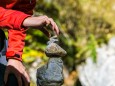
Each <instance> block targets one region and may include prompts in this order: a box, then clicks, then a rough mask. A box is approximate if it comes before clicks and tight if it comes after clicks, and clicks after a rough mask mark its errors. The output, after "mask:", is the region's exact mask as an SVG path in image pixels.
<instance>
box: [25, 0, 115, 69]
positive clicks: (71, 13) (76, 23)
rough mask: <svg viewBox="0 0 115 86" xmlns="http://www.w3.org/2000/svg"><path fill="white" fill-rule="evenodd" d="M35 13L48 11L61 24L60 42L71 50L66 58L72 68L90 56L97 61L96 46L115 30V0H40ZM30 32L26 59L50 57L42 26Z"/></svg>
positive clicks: (27, 40) (65, 60)
mask: <svg viewBox="0 0 115 86" xmlns="http://www.w3.org/2000/svg"><path fill="white" fill-rule="evenodd" d="M34 15H48V16H49V17H51V18H53V19H54V21H55V22H56V23H57V24H58V26H59V28H60V31H61V34H60V36H59V40H60V46H61V47H63V48H64V49H65V50H66V51H67V53H68V54H67V56H65V57H64V58H63V60H64V64H65V65H66V66H67V67H68V70H69V71H73V70H75V69H76V65H78V64H80V63H81V62H84V61H85V59H86V58H87V57H92V58H93V60H94V61H96V47H98V46H100V45H101V44H102V43H107V41H108V39H109V38H111V37H112V36H114V33H115V16H114V15H115V1H114V0H67V1H65V0H37V4H36V7H35V10H34ZM27 33H28V35H27V37H26V47H25V50H24V55H23V59H24V61H25V62H27V63H31V62H33V61H34V60H35V59H36V58H37V57H38V58H43V59H44V61H46V60H47V59H46V56H45V55H44V50H45V47H46V43H47V41H48V38H47V37H46V36H45V35H44V34H43V33H42V32H40V31H38V30H30V29H29V30H28V32H27ZM35 57H36V58H35ZM28 58H29V59H28Z"/></svg>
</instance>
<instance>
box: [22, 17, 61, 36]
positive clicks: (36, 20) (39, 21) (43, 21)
mask: <svg viewBox="0 0 115 86" xmlns="http://www.w3.org/2000/svg"><path fill="white" fill-rule="evenodd" d="M48 25H49V26H51V29H52V30H53V31H54V32H55V33H56V35H59V28H58V26H57V25H56V23H55V22H54V21H53V19H52V18H48V17H47V16H38V17H28V18H26V19H25V20H24V22H23V26H25V27H35V28H39V29H40V30H41V31H42V32H43V33H44V34H46V35H47V36H49V35H50V34H49V32H48V31H47V30H46V29H45V28H44V27H47V26H48Z"/></svg>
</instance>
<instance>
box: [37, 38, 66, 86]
mask: <svg viewBox="0 0 115 86" xmlns="http://www.w3.org/2000/svg"><path fill="white" fill-rule="evenodd" d="M57 42H58V39H57V37H51V38H50V41H48V46H47V47H46V50H45V53H46V55H47V56H48V57H49V61H48V63H47V64H46V65H44V66H42V67H40V68H38V69H37V85H38V86H61V85H62V84H63V82H64V77H63V61H62V60H61V57H62V56H65V55H66V51H65V50H63V49H62V48H61V47H60V46H59V45H58V44H57Z"/></svg>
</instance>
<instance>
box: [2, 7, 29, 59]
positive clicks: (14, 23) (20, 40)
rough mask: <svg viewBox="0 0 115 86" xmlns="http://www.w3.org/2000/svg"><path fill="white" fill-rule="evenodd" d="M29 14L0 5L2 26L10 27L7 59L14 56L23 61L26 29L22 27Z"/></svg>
mask: <svg viewBox="0 0 115 86" xmlns="http://www.w3.org/2000/svg"><path fill="white" fill-rule="evenodd" d="M28 16H30V15H27V14H25V13H23V12H20V11H15V10H9V9H8V10H7V9H4V8H2V7H0V28H2V27H6V28H8V32H9V34H8V49H7V52H6V57H7V59H10V58H14V59H17V60H20V61H22V59H21V56H22V51H23V47H24V44H25V43H24V39H25V36H26V33H25V32H26V29H25V28H22V22H23V21H24V19H25V18H27V17H28Z"/></svg>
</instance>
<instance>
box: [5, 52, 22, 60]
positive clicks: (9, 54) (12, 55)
mask: <svg viewBox="0 0 115 86" xmlns="http://www.w3.org/2000/svg"><path fill="white" fill-rule="evenodd" d="M21 57H22V56H21V55H20V54H17V53H15V52H14V51H8V52H6V59H7V60H8V59H16V60H19V61H22V58H21Z"/></svg>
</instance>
